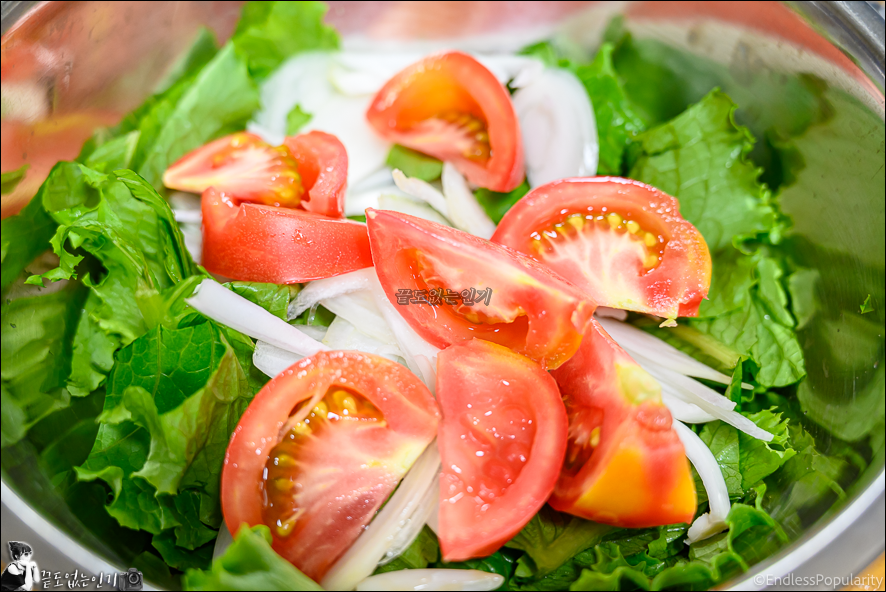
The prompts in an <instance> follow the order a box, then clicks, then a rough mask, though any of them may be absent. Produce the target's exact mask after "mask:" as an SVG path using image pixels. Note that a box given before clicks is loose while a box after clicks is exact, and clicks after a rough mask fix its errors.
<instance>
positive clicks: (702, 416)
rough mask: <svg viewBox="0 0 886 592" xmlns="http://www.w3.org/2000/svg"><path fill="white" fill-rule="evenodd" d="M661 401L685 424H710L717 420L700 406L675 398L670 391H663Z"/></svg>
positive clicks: (675, 417)
mask: <svg viewBox="0 0 886 592" xmlns="http://www.w3.org/2000/svg"><path fill="white" fill-rule="evenodd" d="M661 400H662V403H664V405H665V407H667V408H668V411H670V412H671V415H672V416H673V418H674V419H676V420H678V421H682V422H683V423H708V422H711V421H714V420H716V419H717V418H716V417H714V416H713V415H711V414H710V413H708V412H707V411H705V410H704V409H702V408H701V407H699V406H698V405H694V404H692V403H687V402H686V401H684V400H683V399H681V398H679V397H675V396H674V395H672V394H671V393H670V391H669V390H663V391H662V393H661Z"/></svg>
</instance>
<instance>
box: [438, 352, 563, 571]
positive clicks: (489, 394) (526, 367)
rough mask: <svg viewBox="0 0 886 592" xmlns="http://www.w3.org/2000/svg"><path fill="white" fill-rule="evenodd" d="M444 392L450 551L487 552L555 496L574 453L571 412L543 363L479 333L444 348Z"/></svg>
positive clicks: (462, 556)
mask: <svg viewBox="0 0 886 592" xmlns="http://www.w3.org/2000/svg"><path fill="white" fill-rule="evenodd" d="M437 400H438V401H439V403H440V408H441V409H442V411H443V421H442V423H441V424H440V430H439V433H438V436H437V443H438V446H439V447H440V457H441V460H442V463H443V470H442V473H441V475H440V512H439V530H438V532H437V534H438V535H439V537H440V549H441V551H442V553H443V559H444V561H464V560H466V559H470V558H472V557H485V556H486V555H491V554H492V553H494V552H495V551H496V550H498V548H499V547H501V546H502V545H503V544H504V543H505V542H507V541H508V540H510V539H511V538H513V536H514V535H516V534H517V532H519V531H520V529H521V528H523V527H524V526H525V525H526V523H527V522H529V521H530V520H531V519H532V517H533V516H535V514H536V513H537V512H538V511H539V510H540V509H541V507H542V506H543V505H544V503H545V501H547V499H548V496H550V495H551V491H553V489H554V484H555V483H556V481H557V476H558V475H559V472H560V466H561V465H562V463H563V455H564V454H565V452H566V429H567V421H566V411H565V410H564V408H563V403H562V401H561V400H560V392H559V391H558V390H557V384H556V383H555V382H554V380H553V379H552V378H551V375H550V374H548V373H547V372H545V371H544V370H542V369H541V366H539V365H538V364H536V363H535V362H533V361H532V360H530V359H529V358H527V357H525V356H521V355H519V354H516V353H514V352H512V351H511V350H509V349H507V348H506V347H503V346H501V345H496V344H494V343H490V342H488V341H482V340H480V339H474V340H472V341H467V342H465V343H460V344H458V345H453V346H452V347H449V348H447V349H445V350H443V351H442V352H440V354H439V355H438V356H437Z"/></svg>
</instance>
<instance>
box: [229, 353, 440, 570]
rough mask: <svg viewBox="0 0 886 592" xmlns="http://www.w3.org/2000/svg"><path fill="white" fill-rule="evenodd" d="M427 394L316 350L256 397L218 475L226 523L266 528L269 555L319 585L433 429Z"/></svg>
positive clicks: (390, 368) (382, 370) (378, 367)
mask: <svg viewBox="0 0 886 592" xmlns="http://www.w3.org/2000/svg"><path fill="white" fill-rule="evenodd" d="M438 417H439V413H438V411H437V405H436V403H435V402H434V398H433V397H432V396H431V393H430V392H429V391H428V389H427V388H426V387H425V386H424V384H422V383H421V382H420V381H419V380H418V379H417V378H416V377H415V376H414V375H413V374H411V373H410V372H409V371H408V370H407V369H406V368H404V367H403V366H401V365H400V364H397V363H395V362H391V361H389V360H387V359H385V358H382V357H381V356H376V355H373V354H365V353H361V352H340V351H339V352H321V353H318V354H316V355H314V356H312V357H310V358H305V359H303V360H300V361H299V362H296V363H295V364H294V365H293V366H292V367H291V368H289V369H288V370H286V371H285V372H283V373H281V374H280V375H279V376H277V377H276V378H274V379H273V380H271V381H270V382H269V383H268V384H267V385H265V387H264V388H263V389H262V390H261V391H259V393H258V394H257V395H256V396H255V398H254V399H253V400H252V402H251V403H250V404H249V407H248V408H247V409H246V412H245V413H244V414H243V416H242V417H241V418H240V423H238V424H237V428H236V429H235V430H234V434H233V436H231V441H230V444H229V445H228V450H227V454H226V455H225V464H224V468H223V469H222V479H221V500H222V511H223V513H224V517H225V523H226V524H227V526H228V529H229V530H230V531H231V532H237V530H238V529H239V528H240V525H241V524H243V523H244V522H245V523H247V524H249V525H250V526H255V525H257V524H266V525H268V526H269V527H270V528H271V533H272V534H273V537H274V540H273V547H274V549H275V550H276V551H277V552H278V553H279V554H280V555H281V556H282V557H284V558H285V559H287V560H289V561H290V562H291V563H292V564H293V565H295V566H296V567H298V568H299V569H300V570H302V571H303V572H304V573H305V574H306V575H308V576H309V577H311V578H313V579H314V580H320V579H321V578H322V577H323V575H324V574H325V573H326V571H327V570H328V569H329V568H330V566H332V564H333V563H334V562H335V561H336V559H338V557H339V556H340V555H341V554H342V553H344V551H345V550H347V549H348V547H350V546H351V544H352V543H353V542H354V540H355V539H356V538H357V536H359V535H360V533H361V532H362V531H363V527H364V526H365V525H366V524H367V523H368V522H369V521H370V520H371V519H372V517H373V515H374V514H375V512H376V510H378V508H379V507H380V506H381V505H382V503H383V502H384V501H385V499H386V498H387V497H388V495H389V494H390V493H391V492H392V491H393V490H394V487H396V485H397V483H398V482H399V481H400V479H401V478H402V477H403V475H404V474H405V473H406V471H407V470H408V469H409V467H410V466H412V464H413V463H414V462H415V460H416V459H417V458H418V457H419V455H420V454H421V453H422V451H423V450H424V449H425V447H426V446H427V445H428V443H430V442H431V440H433V439H434V437H435V435H436V431H437V422H438Z"/></svg>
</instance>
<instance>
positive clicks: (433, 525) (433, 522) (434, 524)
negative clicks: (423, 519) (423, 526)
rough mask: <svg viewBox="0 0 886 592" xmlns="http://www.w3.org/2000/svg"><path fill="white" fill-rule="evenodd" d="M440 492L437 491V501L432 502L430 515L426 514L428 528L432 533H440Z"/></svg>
mask: <svg viewBox="0 0 886 592" xmlns="http://www.w3.org/2000/svg"><path fill="white" fill-rule="evenodd" d="M439 512H440V492H439V491H438V492H437V503H436V504H434V509H433V510H432V511H431V515H430V516H428V522H427V524H428V528H430V529H431V530H433V531H434V534H439V533H440V513H439Z"/></svg>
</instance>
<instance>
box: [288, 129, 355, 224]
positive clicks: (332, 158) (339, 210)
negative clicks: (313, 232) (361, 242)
mask: <svg viewBox="0 0 886 592" xmlns="http://www.w3.org/2000/svg"><path fill="white" fill-rule="evenodd" d="M283 145H284V146H286V147H287V148H289V151H290V152H291V153H292V156H293V158H295V160H296V161H297V162H298V173H299V175H301V179H302V183H303V184H304V187H305V191H306V194H305V195H304V196H302V201H301V203H300V204H299V205H300V206H301V207H302V208H304V209H305V210H307V211H309V212H314V213H317V214H323V215H324V216H329V217H331V218H341V217H343V216H344V212H345V191H346V190H347V184H348V153H347V151H346V150H345V147H344V144H342V143H341V141H340V140H339V139H338V138H336V137H335V136H333V135H332V134H327V133H325V132H317V131H314V132H308V133H306V134H299V135H297V136H291V137H287V138H286V139H285V140H283Z"/></svg>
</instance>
